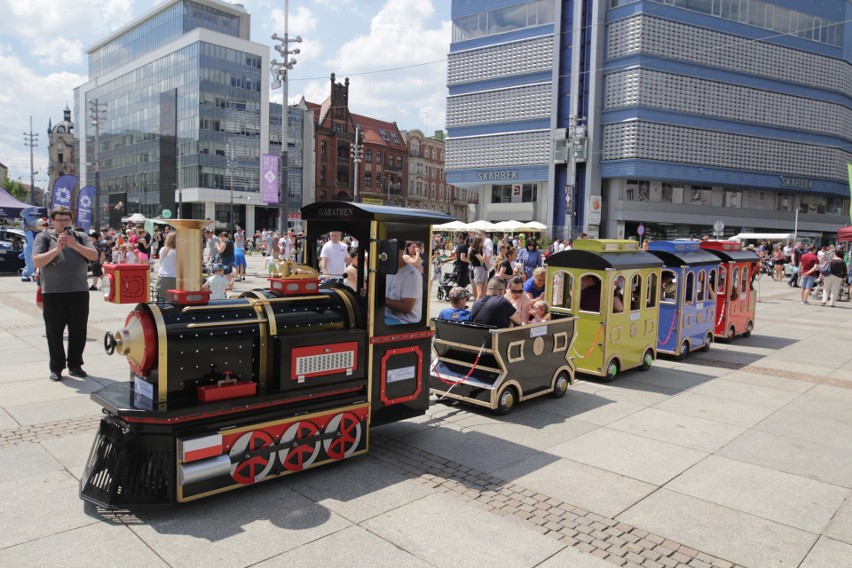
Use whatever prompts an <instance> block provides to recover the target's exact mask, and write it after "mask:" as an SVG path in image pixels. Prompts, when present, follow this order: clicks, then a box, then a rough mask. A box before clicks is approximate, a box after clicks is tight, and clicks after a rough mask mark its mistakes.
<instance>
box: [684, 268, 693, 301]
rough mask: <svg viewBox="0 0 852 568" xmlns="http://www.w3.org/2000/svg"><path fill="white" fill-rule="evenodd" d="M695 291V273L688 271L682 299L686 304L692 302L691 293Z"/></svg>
mask: <svg viewBox="0 0 852 568" xmlns="http://www.w3.org/2000/svg"><path fill="white" fill-rule="evenodd" d="M694 292H695V273H694V272H690V273H689V274H687V275H686V290H685V291H684V294H683V296H684V298H683V301H684V303H686V304H691V303H692V297H693V293H694Z"/></svg>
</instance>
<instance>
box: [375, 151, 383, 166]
mask: <svg viewBox="0 0 852 568" xmlns="http://www.w3.org/2000/svg"><path fill="white" fill-rule="evenodd" d="M376 163H377V164H379V165H381V163H382V153H381V152H380V151H379V150H376Z"/></svg>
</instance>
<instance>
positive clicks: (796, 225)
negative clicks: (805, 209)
mask: <svg viewBox="0 0 852 568" xmlns="http://www.w3.org/2000/svg"><path fill="white" fill-rule="evenodd" d="M801 209H802V208H801V207H796V220H795V222H794V224H793V245H794V246H795V244H796V241H797V240H798V238H799V211H801Z"/></svg>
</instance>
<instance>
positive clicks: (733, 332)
mask: <svg viewBox="0 0 852 568" xmlns="http://www.w3.org/2000/svg"><path fill="white" fill-rule="evenodd" d="M736 336H737V330H736V328H734V326H731V327H730V329H728V341H733V340H734V338H735V337H736Z"/></svg>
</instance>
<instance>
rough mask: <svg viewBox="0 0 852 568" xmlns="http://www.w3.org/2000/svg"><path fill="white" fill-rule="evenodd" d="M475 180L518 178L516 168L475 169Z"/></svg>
mask: <svg viewBox="0 0 852 568" xmlns="http://www.w3.org/2000/svg"><path fill="white" fill-rule="evenodd" d="M476 179H477V181H504V180H513V179H518V170H489V171H483V170H477V171H476Z"/></svg>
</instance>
